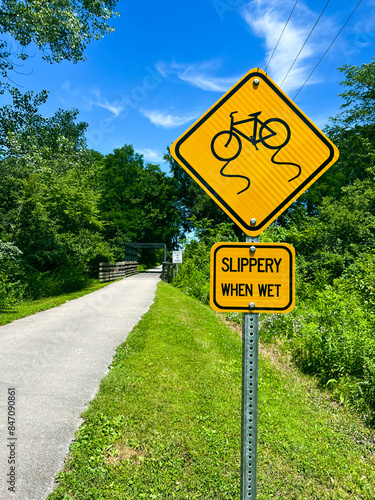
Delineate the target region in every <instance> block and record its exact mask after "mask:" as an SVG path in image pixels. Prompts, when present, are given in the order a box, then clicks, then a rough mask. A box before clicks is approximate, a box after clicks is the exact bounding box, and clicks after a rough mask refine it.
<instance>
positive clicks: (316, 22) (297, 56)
mask: <svg viewBox="0 0 375 500" xmlns="http://www.w3.org/2000/svg"><path fill="white" fill-rule="evenodd" d="M330 1H331V0H328V2H327V3H326V4H325V6H324V8H323V10H322V12H321V13H320V14H319V17H318V19H317V20H316V21H315V24H314V26H313V27H312V28H311V30H310V33H309V34H308V36H307V38H306V40H305V41H304V43H303V45H302V47H301V48H300V51H299V52H298V54H297V55H296V57H295V59H294V61H293V62H292V65H291V66H290V68H289V69H288V71H287V74H286V75H285V76H284V79H283V81H282V82H281V83H280V87H281V86H282V84H283V83H284V82H285V80H286V79H287V77H288V75H289V73H290V72H291V70H292V68H293V66H294V65H295V63H296V61H297V59H298V58H299V56H300V54H301V52H302V50H303V48H304V47H305V45H306V43H307V42H308V40H309V38H310V36H311V34H312V32H313V31H314V30H315V28H316V25H317V24H318V22H319V21H320V19H321V17H322V15H323V14H324V11H325V10H326V8H327V6H328V4H329V2H330Z"/></svg>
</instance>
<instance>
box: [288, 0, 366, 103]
mask: <svg viewBox="0 0 375 500" xmlns="http://www.w3.org/2000/svg"><path fill="white" fill-rule="evenodd" d="M361 3H362V0H359V2H358V3H357V5H356V7H355V8H354V9H353V11H352V13H351V14H350V16H349V17H348V19H347V20H346V21H345V23H344V24H343V25H342V27H341V29H340V30H339V32H338V33H337V35H336V36H335V38H334V39H333V40H332V42H331V43H330V45H329V46H328V48H327V50H326V51H325V52H324V54H323V55H322V57H321V58H320V59H319V61H318V62H317V64H316V65H315V66H314V68H313V70H312V71H311V73H310V74H309V76H308V77H307V78H306V80H305V81H304V83H303V84H302V86H301V88H300V89H299V91H298V92H297V93H296V95H295V96H294V97H293V101H294V100H295V99H296V97H297V96H298V94H299V93H300V92H301V90H302V89H303V87H304V86H305V85H306V83H307V82H308V81H309V80H310V78H311V76H312V74H313V73H314V71H315V70H316V68H317V67H318V66H319V64H320V63H321V62H322V60H323V58H324V57H325V55H326V54H327V52H328V51H329V49H330V48H331V47H332V45H333V44H334V43H335V41H336V39H337V38H338V36H339V35H340V33H341V32H342V30H343V29H344V28H345V26H346V25H347V24H348V22H349V21H350V19H351V17H352V16H353V14H354V13H355V11H356V10H357V9H358V7H359V6H360V4H361Z"/></svg>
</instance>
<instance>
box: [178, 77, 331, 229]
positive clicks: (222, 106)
mask: <svg viewBox="0 0 375 500" xmlns="http://www.w3.org/2000/svg"><path fill="white" fill-rule="evenodd" d="M171 153H172V155H173V157H174V158H175V159H176V160H177V161H178V162H179V163H180V165H181V166H182V167H183V168H184V169H185V170H186V171H187V172H188V173H189V174H190V175H191V176H192V177H193V179H195V180H196V182H198V184H199V185H200V186H201V187H202V188H203V189H204V190H205V191H206V192H207V193H208V194H209V195H210V196H211V197H212V198H213V199H214V200H215V201H216V202H217V203H218V205H219V206H220V207H221V208H222V209H223V210H224V211H225V212H226V213H227V214H228V215H229V216H230V217H231V218H232V219H233V220H234V222H236V224H238V226H240V227H241V228H242V230H243V231H244V232H245V233H246V234H248V235H253V236H256V235H258V234H260V233H261V232H262V231H263V230H264V229H265V228H266V227H267V226H268V225H269V224H271V222H272V221H274V220H275V219H276V217H278V216H279V215H280V214H281V213H282V212H283V211H284V210H286V208H288V206H289V205H291V203H293V201H295V200H296V199H297V198H298V196H300V195H301V194H302V193H303V192H304V191H305V190H306V189H307V188H308V187H309V186H310V185H311V184H312V183H313V182H315V181H316V180H317V179H318V177H320V176H321V175H322V174H323V173H324V172H325V171H326V170H327V169H328V168H329V167H330V166H331V165H333V163H334V162H335V161H336V160H337V159H338V156H339V153H338V150H337V148H336V147H335V146H334V144H332V142H331V141H330V140H329V139H328V138H327V137H326V136H325V135H324V134H323V132H321V131H320V130H319V129H318V128H317V127H316V126H315V125H314V124H313V123H312V122H311V121H310V120H309V118H307V116H306V115H305V114H304V113H303V112H302V111H301V110H300V109H299V108H298V107H297V106H296V105H295V104H294V103H293V102H292V101H291V100H290V99H289V97H288V96H287V95H286V94H284V92H283V91H282V90H281V89H280V88H279V87H278V86H277V85H276V84H275V83H274V82H273V81H272V80H271V79H270V78H269V77H268V75H266V73H264V72H263V71H262V70H260V69H256V70H255V69H254V70H251V71H250V72H249V73H248V74H247V75H245V76H244V77H243V78H242V80H240V81H239V82H238V83H237V84H236V85H235V86H234V87H233V88H232V89H230V90H229V91H228V92H227V93H226V94H225V95H224V96H223V97H222V98H221V99H220V100H219V101H218V102H217V103H216V104H214V105H213V106H212V108H210V109H209V110H208V111H207V112H206V113H205V114H204V115H203V116H202V117H201V118H200V119H199V120H198V121H197V122H196V123H194V124H193V125H192V126H191V127H190V128H189V129H188V130H187V131H186V132H185V133H184V134H183V135H182V136H181V137H180V138H179V139H178V140H177V141H175V142H174V143H173V144H172V147H171Z"/></svg>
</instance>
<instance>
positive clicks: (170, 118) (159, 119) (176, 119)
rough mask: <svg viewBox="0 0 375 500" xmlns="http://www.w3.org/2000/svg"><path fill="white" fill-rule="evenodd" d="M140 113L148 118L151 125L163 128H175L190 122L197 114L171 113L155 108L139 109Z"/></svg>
mask: <svg viewBox="0 0 375 500" xmlns="http://www.w3.org/2000/svg"><path fill="white" fill-rule="evenodd" d="M140 112H141V114H142V115H143V116H144V117H146V118H148V119H149V120H150V122H151V123H152V124H153V125H156V126H157V127H163V128H176V127H179V126H180V125H184V124H185V123H188V122H190V121H191V120H194V119H195V118H197V117H198V115H192V114H185V115H179V116H178V115H172V114H171V113H168V112H165V111H160V110H157V109H143V108H141V109H140Z"/></svg>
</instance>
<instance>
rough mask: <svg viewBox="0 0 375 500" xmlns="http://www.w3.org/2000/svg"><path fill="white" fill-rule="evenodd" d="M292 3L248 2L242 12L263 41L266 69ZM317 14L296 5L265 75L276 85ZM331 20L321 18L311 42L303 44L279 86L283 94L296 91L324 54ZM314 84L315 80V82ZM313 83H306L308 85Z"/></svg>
mask: <svg viewBox="0 0 375 500" xmlns="http://www.w3.org/2000/svg"><path fill="white" fill-rule="evenodd" d="M294 3H295V2H294V0H293V1H288V2H280V1H279V0H252V1H251V2H249V3H248V4H247V6H246V7H244V8H243V9H242V12H241V14H242V16H243V18H244V19H245V21H246V23H247V24H248V25H249V27H250V28H251V30H252V32H253V33H254V35H256V36H258V37H260V38H263V39H264V41H265V48H266V57H265V61H264V64H265V65H266V64H267V62H268V60H269V58H270V56H271V54H272V52H273V49H274V47H275V46H276V44H277V42H278V39H279V37H280V34H281V32H282V30H283V28H284V26H285V23H286V21H287V19H288V17H289V14H290V12H291V10H292V8H293V5H294ZM318 16H319V13H317V12H313V11H311V10H310V9H309V8H308V7H307V6H306V5H305V4H303V3H302V2H300V3H299V4H298V5H297V7H296V9H295V11H294V12H293V15H292V17H291V19H290V21H289V23H288V25H287V27H286V29H285V31H284V33H283V36H282V38H281V40H280V43H279V45H278V47H277V50H276V52H275V54H274V55H273V57H272V59H271V62H270V65H269V67H268V68H267V72H268V73H269V74H270V76H271V77H272V78H273V79H274V80H275V81H276V83H278V84H279V85H280V84H281V83H282V82H283V80H284V78H285V75H286V74H287V71H288V70H289V68H290V67H291V65H292V64H293V62H294V60H295V58H296V56H297V54H298V52H299V50H300V49H301V47H302V45H303V43H304V42H305V40H306V38H307V36H308V34H309V33H310V30H311V28H312V27H313V25H314V23H315V22H316V20H317V19H318ZM335 31H336V30H335V29H334V25H333V22H332V20H331V19H330V18H329V17H328V16H326V15H324V14H323V16H322V18H321V19H320V21H319V23H318V24H317V26H316V28H315V29H314V32H313V34H312V35H311V38H310V39H309V40H308V42H307V43H306V45H305V47H304V48H303V50H302V52H301V54H300V55H299V57H298V59H297V61H296V62H295V64H294V65H293V68H292V69H291V71H290V73H289V75H288V77H287V78H286V79H285V82H284V83H283V84H282V88H283V90H284V91H285V92H290V91H293V90H297V89H299V88H300V87H301V86H302V85H303V84H304V82H305V80H306V78H307V77H308V76H309V74H310V72H311V70H312V68H313V67H314V65H315V64H316V62H318V60H319V58H320V56H321V55H322V54H323V53H324V51H325V49H326V48H327V46H328V44H329V42H330V41H331V38H332V32H335ZM315 82H316V80H315ZM311 83H314V81H311V80H309V84H311Z"/></svg>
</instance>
